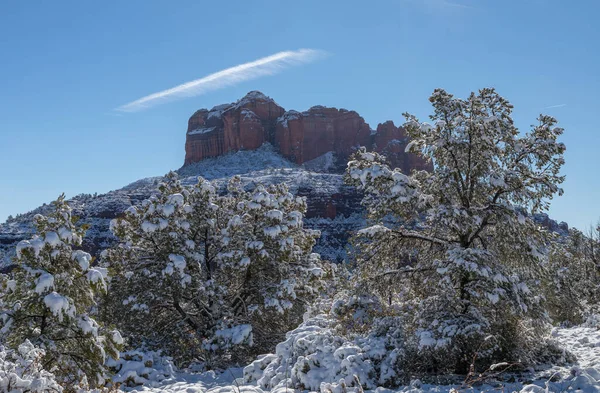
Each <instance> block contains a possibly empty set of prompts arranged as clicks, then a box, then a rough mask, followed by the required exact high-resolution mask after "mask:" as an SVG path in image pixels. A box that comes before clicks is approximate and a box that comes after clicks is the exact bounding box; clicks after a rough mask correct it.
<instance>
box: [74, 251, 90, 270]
mask: <svg viewBox="0 0 600 393" xmlns="http://www.w3.org/2000/svg"><path fill="white" fill-rule="evenodd" d="M71 259H73V260H75V261H77V263H79V267H80V268H81V270H83V271H86V270H88V269H89V268H90V262H91V261H92V256H91V255H90V254H88V253H87V252H85V251H81V250H76V251H73V253H72V254H71Z"/></svg>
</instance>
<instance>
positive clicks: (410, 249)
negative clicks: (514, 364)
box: [347, 88, 565, 373]
mask: <svg viewBox="0 0 600 393" xmlns="http://www.w3.org/2000/svg"><path fill="white" fill-rule="evenodd" d="M430 102H431V103H432V105H433V108H434V113H433V115H432V116H431V119H432V121H433V122H434V124H427V123H421V122H420V121H419V120H418V119H417V118H416V117H415V116H413V115H409V114H405V117H406V118H407V123H406V126H405V127H406V130H407V133H408V135H409V137H410V139H411V142H410V144H409V145H408V146H407V151H410V152H412V153H415V154H418V155H421V156H422V157H425V158H426V159H428V160H431V161H433V164H434V169H433V171H432V172H427V171H415V172H413V173H412V174H410V175H409V174H404V173H402V172H401V171H400V170H399V169H391V168H389V167H388V165H387V164H386V162H385V159H384V157H382V156H380V155H378V154H375V153H367V152H366V151H365V150H364V149H363V150H361V151H359V152H358V153H357V154H356V156H355V158H354V160H352V161H351V162H349V163H348V170H347V179H348V181H349V182H350V183H352V184H354V185H356V186H357V187H358V188H359V189H361V190H362V191H364V192H365V198H364V204H365V205H366V206H367V208H368V212H369V215H370V218H371V219H372V220H373V221H374V224H375V225H373V226H371V227H369V228H366V229H364V230H362V231H361V232H360V233H359V234H360V238H361V239H362V241H361V242H360V243H361V244H360V245H361V254H360V255H359V257H358V266H359V274H360V277H361V278H362V284H363V285H367V286H368V288H369V289H371V290H373V289H374V290H376V291H377V292H378V293H379V295H380V296H381V297H382V298H385V300H386V301H387V302H388V303H389V304H390V305H394V306H396V307H399V308H401V309H402V310H403V312H404V313H405V314H404V315H405V318H406V329H405V330H406V332H407V337H409V338H407V339H408V340H409V341H410V340H411V339H410V337H412V340H413V343H412V346H413V347H414V350H415V353H416V358H415V359H414V364H416V367H419V359H423V361H422V363H421V365H420V366H421V369H423V370H429V371H433V370H436V369H437V370H438V371H440V370H442V371H443V369H444V368H445V367H447V366H446V365H448V364H450V365H452V366H451V367H453V371H455V372H459V373H466V372H467V371H468V368H469V365H470V364H471V362H472V360H473V357H474V356H475V355H477V356H478V357H479V362H480V363H481V364H482V365H485V364H486V363H487V364H489V362H491V361H495V360H502V361H521V362H525V363H527V362H531V361H534V357H535V356H536V355H535V350H536V348H537V341H538V340H539V338H540V337H541V335H542V333H543V324H544V321H545V318H544V313H543V310H542V308H541V307H540V300H541V299H540V297H539V296H537V295H536V294H535V284H536V283H537V282H538V279H539V278H540V277H541V276H542V274H543V269H544V266H547V256H546V253H545V247H546V245H547V240H546V239H545V236H544V232H543V231H542V230H541V229H540V228H539V227H538V226H537V225H536V224H535V223H534V222H533V221H532V220H531V218H530V215H529V214H528V213H534V212H538V211H542V210H545V209H547V208H548V206H549V200H550V199H551V198H552V197H553V196H554V195H555V194H557V193H558V194H559V195H560V194H562V190H561V189H560V188H559V185H560V184H561V183H562V182H563V180H564V177H563V176H561V175H560V174H559V171H560V168H561V166H562V164H563V163H564V160H563V152H564V151H565V146H564V145H563V144H562V143H559V142H557V138H558V137H559V136H560V135H561V134H562V132H563V130H562V129H561V128H559V127H556V126H555V125H556V120H555V119H554V118H552V117H550V116H545V115H541V116H540V117H539V118H538V122H539V123H538V125H536V126H533V128H532V130H531V132H529V133H527V134H525V135H520V133H519V130H518V129H517V128H516V127H515V125H514V122H513V119H512V117H511V112H512V108H513V107H512V105H511V104H510V103H509V102H508V101H507V100H505V99H504V98H502V97H501V96H500V95H498V94H497V93H496V91H495V90H494V89H489V88H486V89H482V90H480V91H479V92H478V93H472V94H471V95H470V96H469V98H468V99H466V100H462V99H458V98H455V97H453V96H452V95H451V94H448V93H447V92H445V91H444V90H441V89H437V90H435V91H434V93H433V95H432V96H431V97H430Z"/></svg>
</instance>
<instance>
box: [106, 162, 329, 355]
mask: <svg viewBox="0 0 600 393" xmlns="http://www.w3.org/2000/svg"><path fill="white" fill-rule="evenodd" d="M305 210H306V205H305V201H304V199H301V198H295V197H293V196H292V195H291V194H290V193H289V192H288V190H287V188H286V187H285V186H281V185H279V186H273V187H269V188H265V187H263V186H260V185H258V186H256V187H255V188H254V189H253V191H251V192H247V191H244V190H243V188H242V187H241V184H240V179H239V178H233V179H232V180H231V181H230V183H229V186H228V191H227V193H226V194H225V195H219V194H218V193H217V192H216V190H215V188H214V187H213V186H212V185H211V184H210V183H209V182H208V181H206V180H204V179H202V178H200V179H199V181H198V183H197V184H196V185H195V186H193V187H190V188H186V187H183V186H182V185H181V184H180V182H179V181H178V179H177V176H176V175H175V174H174V173H170V174H169V175H167V177H166V181H165V182H164V183H162V184H161V185H160V187H159V193H158V194H157V195H155V196H153V197H151V198H150V199H148V200H146V201H144V203H143V204H142V205H141V207H139V208H131V209H129V210H128V211H127V212H126V214H125V216H124V217H123V218H120V219H117V220H115V221H114V222H113V223H112V230H113V232H114V233H115V235H117V236H118V237H119V239H120V240H121V243H120V244H119V245H118V246H117V247H115V248H113V249H110V250H107V251H106V252H105V254H104V257H105V259H106V261H107V263H109V264H110V266H111V267H112V268H113V269H115V271H117V272H118V273H119V274H118V276H117V277H116V278H115V279H114V280H113V281H112V282H111V292H112V293H113V295H114V296H113V298H112V299H109V301H108V303H107V313H108V316H107V318H114V319H115V320H117V321H118V322H119V323H120V324H121V326H122V328H123V330H124V331H126V332H128V333H129V335H130V336H131V337H132V339H133V343H134V344H136V345H143V344H145V345H149V346H150V347H152V348H155V349H163V350H166V351H167V352H168V353H169V354H170V355H171V356H173V357H174V358H175V359H176V360H177V361H179V362H180V363H181V362H183V363H185V362H187V361H191V360H202V361H206V362H207V363H210V364H212V365H214V364H217V363H219V362H235V361H241V360H244V358H245V357H247V356H252V355H253V354H255V353H256V352H260V351H264V350H265V349H267V348H269V347H272V346H274V344H275V343H276V342H278V340H279V339H280V338H282V337H283V335H284V334H285V332H286V331H288V330H289V329H290V328H291V327H294V326H295V325H297V324H298V323H299V322H300V316H301V314H302V310H303V309H304V303H305V302H307V301H308V300H309V299H310V298H311V297H312V296H314V294H315V293H316V291H315V288H314V286H315V285H319V283H320V277H321V275H322V274H323V270H322V269H321V267H320V266H321V263H320V260H319V257H318V255H317V254H312V253H311V249H312V247H313V245H314V243H315V237H316V236H317V235H318V234H317V233H315V232H314V231H310V230H307V229H305V228H304V227H303V224H302V220H303V214H304V212H305Z"/></svg>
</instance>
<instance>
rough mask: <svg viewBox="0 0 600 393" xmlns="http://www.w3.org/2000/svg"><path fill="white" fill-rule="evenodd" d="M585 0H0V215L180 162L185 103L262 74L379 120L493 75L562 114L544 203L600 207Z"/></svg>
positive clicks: (594, 82) (265, 88) (523, 109)
mask: <svg viewBox="0 0 600 393" xmlns="http://www.w3.org/2000/svg"><path fill="white" fill-rule="evenodd" d="M599 12H600V4H599V3H598V2H597V1H594V0H589V1H584V0H580V1H576V2H567V1H558V0H556V1H552V0H519V1H516V0H514V1H502V2H500V1H492V0H447V1H446V0H395V1H371V2H368V3H367V2H364V1H343V2H342V1H339V2H338V1H296V2H290V1H268V2H267V1H252V2H249V1H239V2H237V1H229V2H218V1H211V2H198V1H189V2H186V1H178V2H176V3H175V2H167V1H126V2H121V1H103V2H82V1H72V2H68V1H60V2H43V1H37V2H5V3H3V4H2V6H1V12H0V53H2V57H1V58H0V89H1V94H0V168H1V169H2V172H1V173H2V174H1V175H0V221H3V220H4V219H5V218H6V217H7V216H8V215H9V214H13V215H14V214H17V213H22V212H26V211H28V210H31V209H32V208H34V207H36V206H39V205H40V204H42V203H43V202H49V201H50V200H52V199H54V198H55V197H56V196H58V195H59V194H60V193H61V192H65V193H66V194H67V196H73V195H76V194H78V193H82V192H85V193H94V192H99V193H101V192H106V191H109V190H111V189H116V188H120V187H122V186H124V185H126V184H128V183H130V182H132V181H134V180H137V179H139V178H142V177H147V176H156V175H161V174H164V173H166V172H167V171H168V170H169V169H176V168H179V167H180V166H181V165H182V163H183V159H184V143H185V130H186V125H187V119H188V117H189V116H190V115H191V114H192V113H193V112H194V111H195V110H196V109H199V108H202V107H212V106H213V105H216V104H220V103H225V102H231V101H234V100H236V99H237V98H239V97H241V96H243V95H244V94H245V93H246V92H248V91H250V90H261V91H262V92H264V93H265V94H267V95H269V96H271V97H273V98H274V99H275V100H276V101H277V102H278V103H279V104H280V105H282V106H283V107H285V108H286V109H298V110H303V109H306V108H308V107H310V106H312V105H317V104H320V105H327V106H336V107H343V108H347V109H354V110H356V111H358V112H359V113H360V114H361V115H362V116H363V117H364V118H365V119H366V120H367V122H369V123H370V124H371V126H372V127H375V126H376V125H377V123H378V122H382V121H384V120H388V119H391V120H394V121H396V123H398V122H400V121H401V119H402V116H401V114H402V112H404V111H409V112H411V113H415V114H416V115H418V116H420V117H422V118H425V117H426V116H427V115H428V114H429V113H430V106H429V103H428V101H427V98H428V97H429V95H430V93H431V92H432V91H433V89H434V88H436V87H443V88H445V89H447V90H448V91H450V92H452V93H454V94H455V95H458V96H466V95H467V94H468V93H469V92H470V91H472V90H476V89H478V88H481V87H485V86H494V87H496V88H497V90H498V91H499V92H500V93H501V94H503V95H504V96H505V97H507V98H508V99H509V100H510V101H511V102H512V103H513V104H514V105H515V113H514V114H515V120H516V122H517V125H518V126H519V127H520V128H521V129H527V128H528V127H529V125H530V124H533V123H534V122H535V118H536V117H537V115H538V114H539V113H540V112H544V113H548V114H551V115H554V116H555V117H557V118H558V119H559V121H560V124H561V126H562V127H564V128H565V129H566V132H565V135H564V138H563V142H565V144H566V145H567V153H566V162H567V163H566V165H565V167H564V174H566V175H567V181H566V182H565V184H564V189H565V195H564V196H563V197H560V198H557V199H556V200H555V201H554V202H553V206H552V209H551V215H552V217H554V218H555V219H558V220H564V221H567V222H569V224H571V225H572V226H577V227H579V228H582V227H587V226H588V225H589V224H590V223H592V222H595V221H596V220H597V219H598V218H600V203H598V201H600V175H599V173H598V168H599V167H600V165H599V163H600V159H599V158H598V155H599V147H600V133H599V132H598V130H597V123H598V120H597V119H596V116H597V115H598V112H599V111H600V98H598V97H599V96H598V92H600V78H598V72H599V70H600V50H598V48H599V45H600V44H599V42H600V28H599V27H598V25H597V15H598V13H599ZM299 48H313V49H319V50H323V51H327V52H328V53H329V54H330V55H329V56H328V57H326V58H323V59H320V60H319V61H315V62H312V63H309V64H303V65H299V66H295V67H290V68H287V69H285V70H283V71H282V72H280V73H278V74H277V75H272V76H266V77H263V78H260V79H255V80H252V81H246V82H242V83H240V84H238V85H236V86H231V87H227V88H223V89H220V90H216V91H212V92H208V93H206V94H204V95H200V96H197V97H193V98H187V99H182V100H177V101H171V102H165V103H163V104H161V105H157V106H154V107H152V108H149V109H147V110H144V111H138V112H133V113H123V112H119V111H117V110H115V109H116V108H118V107H120V106H122V105H125V104H127V103H129V102H131V101H134V100H136V99H139V98H141V97H143V96H146V95H148V94H151V93H155V92H157V91H161V90H164V89H168V88H171V87H173V86H176V85H178V84H181V83H184V82H187V81H191V80H194V79H197V78H201V77H203V76H206V75H208V74H211V73H213V72H216V71H219V70H222V69H225V68H228V67H232V66H235V65H238V64H241V63H246V62H249V61H253V60H256V59H258V58H262V57H264V56H268V55H271V54H274V53H276V52H280V51H284V50H296V49H299Z"/></svg>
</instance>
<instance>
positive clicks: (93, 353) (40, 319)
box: [0, 195, 122, 386]
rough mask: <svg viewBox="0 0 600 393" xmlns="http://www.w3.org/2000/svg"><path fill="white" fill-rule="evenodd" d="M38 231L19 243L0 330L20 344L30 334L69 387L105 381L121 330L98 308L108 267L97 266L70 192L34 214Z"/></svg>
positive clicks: (47, 363)
mask: <svg viewBox="0 0 600 393" xmlns="http://www.w3.org/2000/svg"><path fill="white" fill-rule="evenodd" d="M34 221H35V226H36V228H37V234H36V235H34V236H33V238H31V239H30V240H23V241H21V242H20V243H19V244H18V245H17V250H16V251H17V252H16V258H15V261H14V262H15V265H16V267H15V269H14V270H13V271H12V272H11V274H10V277H8V276H4V277H3V278H4V281H3V284H4V288H3V291H2V293H1V297H0V306H1V317H0V325H1V329H0V337H1V339H2V341H3V342H4V343H5V345H8V346H9V347H10V348H13V349H17V348H19V347H20V345H21V344H22V343H24V342H26V340H29V341H30V342H31V344H33V345H34V346H36V347H38V348H40V349H41V350H42V351H43V354H44V355H43V358H42V367H43V368H44V369H46V370H49V371H51V372H53V373H55V374H56V375H57V378H58V380H59V381H60V382H61V383H63V384H65V386H75V385H77V384H80V385H81V386H85V385H86V383H85V382H86V381H87V382H88V383H89V384H90V385H91V386H101V385H103V384H104V378H105V375H106V369H105V367H104V362H105V358H106V356H112V357H113V358H116V359H118V349H119V347H120V345H121V343H122V340H121V336H120V334H119V332H118V331H116V330H113V331H108V330H107V329H106V328H104V327H103V326H102V325H100V324H99V323H98V322H97V321H96V320H95V319H94V318H93V315H92V311H93V310H94V308H95V307H96V296H97V295H98V294H99V293H101V292H103V291H105V290H106V269H102V268H99V267H94V266H92V262H93V261H92V257H91V256H90V254H88V253H86V252H84V251H82V250H79V249H76V247H78V246H80V245H81V241H82V237H83V235H84V229H85V228H83V227H78V226H76V225H75V223H76V221H77V219H76V218H75V217H73V216H72V215H71V209H70V207H69V206H68V204H67V203H66V202H65V198H64V195H62V196H61V197H59V198H58V199H57V200H56V201H55V202H53V211H52V212H51V213H50V214H49V215H48V216H42V215H39V214H38V215H36V216H35V217H34Z"/></svg>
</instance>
